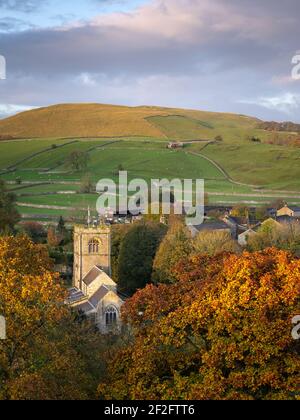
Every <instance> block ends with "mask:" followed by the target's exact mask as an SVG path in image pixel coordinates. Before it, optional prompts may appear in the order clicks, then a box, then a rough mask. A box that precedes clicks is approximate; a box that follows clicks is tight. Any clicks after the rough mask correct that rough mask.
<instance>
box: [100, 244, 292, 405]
mask: <svg viewBox="0 0 300 420" xmlns="http://www.w3.org/2000/svg"><path fill="white" fill-rule="evenodd" d="M176 272H177V275H178V276H179V277H180V281H179V282H177V283H175V284H173V285H159V286H154V285H148V286H147V287H146V288H145V289H144V290H141V291H139V292H137V293H136V294H135V295H134V296H133V297H132V298H131V299H130V300H128V301H127V302H126V304H125V307H124V311H123V319H124V321H125V322H128V323H129V324H130V326H131V328H132V330H133V341H132V342H131V343H130V344H127V345H126V346H124V348H122V349H120V350H119V351H118V352H116V353H115V354H114V355H113V356H112V358H111V359H110V360H109V368H108V372H107V380H106V381H104V382H103V383H102V384H101V385H100V386H99V389H98V391H99V396H101V397H105V398H107V399H138V400H143V399H151V400H152V399H153V400H173V399H175V400H181V399H191V400H193V399H195V400H220V399H221V400H239V399H243V400H269V399H270V400H275V399H290V400H293V399H297V398H298V399H299V380H300V378H299V371H300V347H299V342H297V341H295V340H294V339H293V338H292V335H291V328H292V327H291V320H292V319H293V317H294V316H295V315H297V314H299V313H300V299H299V298H300V283H299V276H300V261H299V260H297V259H294V258H293V257H292V255H291V254H289V253H287V252H284V251H278V250H276V249H267V250H265V251H263V252H257V253H253V254H250V253H247V252H244V253H243V255H242V256H237V255H230V254H224V255H218V256H217V257H210V258H208V257H203V256H195V257H192V258H190V259H188V260H186V261H185V262H183V263H181V264H180V265H179V266H178V267H177V268H176Z"/></svg>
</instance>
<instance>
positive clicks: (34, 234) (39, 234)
mask: <svg viewBox="0 0 300 420" xmlns="http://www.w3.org/2000/svg"><path fill="white" fill-rule="evenodd" d="M22 229H23V231H24V232H25V233H26V234H27V235H28V236H29V237H30V238H31V239H32V240H33V241H34V242H35V241H38V240H40V239H41V238H43V237H45V236H46V232H45V229H44V226H43V225H42V224H41V223H38V222H24V223H22Z"/></svg>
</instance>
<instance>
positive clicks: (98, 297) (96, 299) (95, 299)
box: [89, 285, 109, 308]
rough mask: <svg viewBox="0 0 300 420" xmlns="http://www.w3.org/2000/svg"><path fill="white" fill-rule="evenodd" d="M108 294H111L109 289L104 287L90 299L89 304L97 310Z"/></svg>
mask: <svg viewBox="0 0 300 420" xmlns="http://www.w3.org/2000/svg"><path fill="white" fill-rule="evenodd" d="M108 292H109V289H108V288H107V287H105V286H103V285H102V286H101V287H100V289H98V290H97V291H96V292H95V293H94V294H93V296H92V297H91V298H90V299H89V302H90V303H91V304H92V305H93V306H94V307H95V308H96V307H97V306H98V303H99V302H100V300H102V299H103V298H104V296H105V295H107V293H108Z"/></svg>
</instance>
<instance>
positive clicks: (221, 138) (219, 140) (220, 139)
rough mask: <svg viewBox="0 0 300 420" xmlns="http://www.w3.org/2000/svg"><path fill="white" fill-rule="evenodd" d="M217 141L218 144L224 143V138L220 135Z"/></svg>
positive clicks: (216, 138)
mask: <svg viewBox="0 0 300 420" xmlns="http://www.w3.org/2000/svg"><path fill="white" fill-rule="evenodd" d="M215 141H217V142H218V143H220V142H222V141H223V137H222V136H221V135H218V136H216V137H215Z"/></svg>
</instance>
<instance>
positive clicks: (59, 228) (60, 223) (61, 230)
mask: <svg viewBox="0 0 300 420" xmlns="http://www.w3.org/2000/svg"><path fill="white" fill-rule="evenodd" d="M57 231H58V232H59V233H60V234H61V235H64V234H65V233H66V224H65V221H64V218H63V217H62V216H60V218H59V221H58V224H57Z"/></svg>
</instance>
